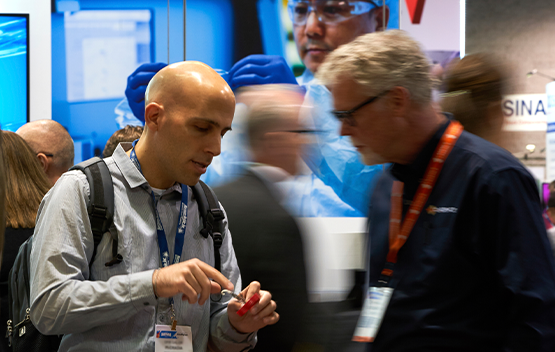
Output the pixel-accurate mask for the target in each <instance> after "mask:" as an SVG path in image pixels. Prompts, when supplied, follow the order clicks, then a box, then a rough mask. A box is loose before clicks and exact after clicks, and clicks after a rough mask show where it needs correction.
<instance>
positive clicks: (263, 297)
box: [251, 291, 275, 314]
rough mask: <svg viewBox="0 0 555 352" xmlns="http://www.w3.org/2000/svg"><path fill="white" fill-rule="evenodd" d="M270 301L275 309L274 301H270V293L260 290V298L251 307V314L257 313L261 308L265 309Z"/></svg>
mask: <svg viewBox="0 0 555 352" xmlns="http://www.w3.org/2000/svg"><path fill="white" fill-rule="evenodd" d="M271 303H273V304H274V306H273V307H274V309H275V302H274V301H272V295H271V294H270V292H268V291H260V300H259V301H258V304H256V305H255V306H254V307H253V308H252V309H251V312H252V314H257V313H258V312H260V311H261V310H263V309H265V308H266V307H267V306H270V304H271Z"/></svg>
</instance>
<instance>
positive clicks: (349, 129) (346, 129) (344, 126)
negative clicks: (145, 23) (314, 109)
mask: <svg viewBox="0 0 555 352" xmlns="http://www.w3.org/2000/svg"><path fill="white" fill-rule="evenodd" d="M339 133H340V134H341V135H342V136H352V135H353V126H351V125H350V124H348V123H347V121H345V120H342V121H341V128H340V129H339Z"/></svg>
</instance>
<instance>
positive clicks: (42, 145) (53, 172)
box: [16, 120, 75, 185]
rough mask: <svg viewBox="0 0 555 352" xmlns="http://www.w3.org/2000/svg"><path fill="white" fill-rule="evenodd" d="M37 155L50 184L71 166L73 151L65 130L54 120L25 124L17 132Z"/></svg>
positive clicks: (69, 137)
mask: <svg viewBox="0 0 555 352" xmlns="http://www.w3.org/2000/svg"><path fill="white" fill-rule="evenodd" d="M16 133H17V134H19V135H20V136H21V137H22V138H23V139H25V141H26V142H27V143H28V144H29V146H31V149H33V151H34V152H35V154H36V155H37V158H38V159H39V162H40V163H41V165H42V168H43V169H44V172H45V173H46V175H47V176H48V179H49V180H50V183H51V184H52V185H54V184H55V183H56V181H58V179H59V178H60V176H62V174H63V173H64V172H66V171H67V170H68V169H69V168H70V167H72V166H73V158H74V155H75V151H74V148H73V140H72V139H71V136H70V135H69V133H68V132H67V130H66V129H65V128H64V127H63V126H62V125H60V124H59V123H58V122H56V121H54V120H37V121H33V122H29V123H26V124H25V125H23V126H21V127H20V128H19V129H18V130H17V131H16Z"/></svg>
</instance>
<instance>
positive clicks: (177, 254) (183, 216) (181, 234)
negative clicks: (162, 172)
mask: <svg viewBox="0 0 555 352" xmlns="http://www.w3.org/2000/svg"><path fill="white" fill-rule="evenodd" d="M137 142H138V140H136V141H134V142H133V149H131V155H130V158H131V161H132V162H133V164H135V166H136V167H137V169H138V170H139V172H140V173H141V174H142V173H143V171H142V170H141V164H140V163H139V159H137V155H136V154H135V145H136V144H137ZM150 195H151V196H152V202H153V203H154V212H155V214H156V232H157V234H158V246H159V248H160V259H161V260H162V267H164V268H165V267H167V266H169V265H170V250H169V248H168V241H167V239H166V232H165V231H164V226H162V221H161V220H160V214H159V213H158V202H157V201H156V196H155V195H154V192H153V191H151V192H150ZM188 201H189V188H188V187H187V186H185V185H183V184H182V185H181V206H180V208H179V220H178V223H177V230H176V234H175V247H174V249H175V250H174V255H173V263H172V264H177V263H179V261H180V259H181V254H182V252H183V243H184V241H185V230H186V228H187V203H188Z"/></svg>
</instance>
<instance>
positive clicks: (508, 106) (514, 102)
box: [502, 94, 547, 131]
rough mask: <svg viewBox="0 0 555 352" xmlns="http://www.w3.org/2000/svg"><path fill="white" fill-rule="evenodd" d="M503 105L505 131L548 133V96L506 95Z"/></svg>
mask: <svg viewBox="0 0 555 352" xmlns="http://www.w3.org/2000/svg"><path fill="white" fill-rule="evenodd" d="M502 104H503V105H502V106H503V114H504V115H505V123H504V125H503V129H504V130H505V131H546V129H547V95H546V94H512V95H506V96H504V97H503V103H502Z"/></svg>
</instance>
